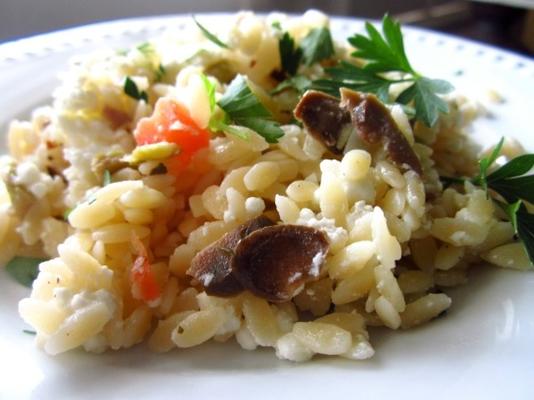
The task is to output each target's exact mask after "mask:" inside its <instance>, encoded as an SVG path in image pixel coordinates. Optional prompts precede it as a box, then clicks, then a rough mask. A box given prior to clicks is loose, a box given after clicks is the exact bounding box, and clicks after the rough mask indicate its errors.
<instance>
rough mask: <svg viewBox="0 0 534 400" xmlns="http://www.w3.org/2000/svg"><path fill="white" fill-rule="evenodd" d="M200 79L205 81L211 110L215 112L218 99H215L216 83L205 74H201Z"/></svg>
mask: <svg viewBox="0 0 534 400" xmlns="http://www.w3.org/2000/svg"><path fill="white" fill-rule="evenodd" d="M200 79H202V83H204V87H205V88H206V92H207V93H208V98H209V103H210V111H211V112H212V113H213V111H214V110H215V106H216V105H217V100H216V99H215V84H214V83H213V82H212V81H210V80H209V78H208V77H207V76H206V75H204V74H200Z"/></svg>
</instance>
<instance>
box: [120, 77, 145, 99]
mask: <svg viewBox="0 0 534 400" xmlns="http://www.w3.org/2000/svg"><path fill="white" fill-rule="evenodd" d="M123 89H124V93H125V94H127V95H128V96H130V97H131V98H132V99H135V100H144V102H145V103H148V95H147V93H146V92H145V91H144V90H143V91H139V88H138V87H137V85H136V84H135V82H134V81H133V80H132V79H131V78H130V77H129V76H127V77H126V79H125V80H124V87H123Z"/></svg>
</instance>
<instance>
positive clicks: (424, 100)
mask: <svg viewBox="0 0 534 400" xmlns="http://www.w3.org/2000/svg"><path fill="white" fill-rule="evenodd" d="M413 87H414V88H415V96H414V102H415V115H416V116H417V118H418V119H419V120H421V121H422V122H423V123H424V124H425V125H426V126H434V125H435V123H436V122H437V120H438V118H439V113H443V114H446V113H448V112H449V106H448V105H447V103H446V102H445V101H444V100H443V99H441V98H440V97H438V96H437V94H438V93H439V94H446V93H449V92H450V91H451V90H452V89H453V88H452V85H451V84H450V83H448V82H447V81H443V80H440V79H427V78H419V79H418V80H417V81H416V82H415V83H414V84H413Z"/></svg>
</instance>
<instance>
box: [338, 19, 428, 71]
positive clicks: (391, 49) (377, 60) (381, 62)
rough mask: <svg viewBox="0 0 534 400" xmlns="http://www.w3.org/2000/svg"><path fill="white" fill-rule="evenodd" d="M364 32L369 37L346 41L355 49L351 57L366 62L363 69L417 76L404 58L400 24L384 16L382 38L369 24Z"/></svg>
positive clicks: (358, 37)
mask: <svg viewBox="0 0 534 400" xmlns="http://www.w3.org/2000/svg"><path fill="white" fill-rule="evenodd" d="M365 30H366V31H367V34H368V36H369V37H365V36H363V35H359V34H357V35H354V36H353V37H351V38H349V39H348V41H349V43H350V44H352V45H353V46H354V47H356V48H357V50H356V51H355V52H353V53H352V55H353V56H354V57H359V58H363V59H365V60H367V61H368V63H367V64H366V65H365V69H367V70H370V71H373V72H391V71H400V72H406V73H409V74H412V75H416V76H417V75H418V74H417V73H416V72H415V71H414V70H413V68H412V66H411V65H410V62H409V61H408V58H407V57H406V52H405V50H404V39H403V37H402V31H401V27H400V23H398V22H396V21H394V20H393V19H392V18H391V17H390V16H389V15H387V14H386V15H384V18H383V19H382V32H383V36H381V35H380V33H379V32H378V30H377V29H376V28H375V27H374V26H373V25H371V24H370V23H369V22H366V23H365Z"/></svg>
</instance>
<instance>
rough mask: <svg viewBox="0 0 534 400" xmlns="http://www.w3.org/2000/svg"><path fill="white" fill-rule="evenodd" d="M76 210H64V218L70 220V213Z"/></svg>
mask: <svg viewBox="0 0 534 400" xmlns="http://www.w3.org/2000/svg"><path fill="white" fill-rule="evenodd" d="M73 210H74V208H67V209H66V210H65V211H64V212H63V219H64V220H65V221H68V220H69V215H70V213H71V212H72V211H73Z"/></svg>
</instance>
